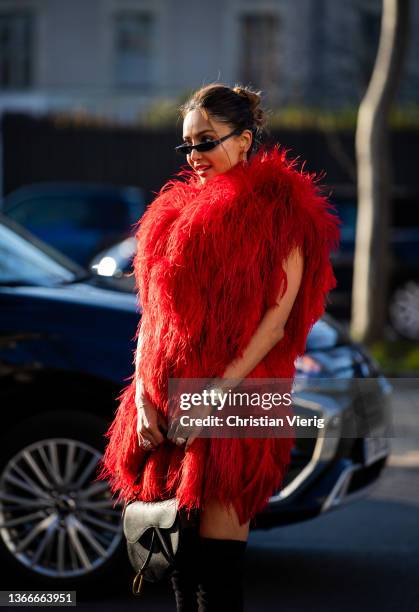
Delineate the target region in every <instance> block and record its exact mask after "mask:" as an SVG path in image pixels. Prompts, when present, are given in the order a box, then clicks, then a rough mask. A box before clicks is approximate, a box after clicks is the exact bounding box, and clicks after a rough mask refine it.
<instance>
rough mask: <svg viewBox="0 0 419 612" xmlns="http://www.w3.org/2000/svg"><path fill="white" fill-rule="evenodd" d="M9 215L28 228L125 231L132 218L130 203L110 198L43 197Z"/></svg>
mask: <svg viewBox="0 0 419 612" xmlns="http://www.w3.org/2000/svg"><path fill="white" fill-rule="evenodd" d="M7 215H8V216H9V217H11V218H12V219H14V220H15V221H18V222H19V223H21V224H22V225H24V226H25V227H29V228H31V229H36V228H44V229H48V228H50V229H51V228H54V227H62V226H67V227H78V228H85V229H91V228H94V229H101V230H104V231H111V232H125V231H126V230H127V228H128V226H129V224H130V220H131V216H132V214H131V213H130V210H129V206H128V203H127V202H125V201H123V200H118V199H117V198H110V197H108V196H101V195H98V196H96V195H92V196H86V197H79V196H73V195H68V196H42V197H34V198H28V199H27V200H23V201H21V202H19V203H18V204H16V205H15V206H12V207H11V208H10V209H9V210H8V211H7Z"/></svg>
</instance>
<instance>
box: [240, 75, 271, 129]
mask: <svg viewBox="0 0 419 612" xmlns="http://www.w3.org/2000/svg"><path fill="white" fill-rule="evenodd" d="M233 91H234V93H236V94H238V95H239V96H241V97H242V98H245V99H246V101H247V102H248V104H249V106H250V110H251V111H252V114H253V120H254V122H255V125H256V127H258V128H259V129H261V128H263V127H264V126H265V123H266V119H265V113H264V112H263V110H262V108H261V107H260V104H261V101H262V98H261V96H260V94H261V92H260V91H253V90H252V89H250V87H242V86H241V85H236V86H235V87H233Z"/></svg>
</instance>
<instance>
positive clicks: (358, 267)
mask: <svg viewBox="0 0 419 612" xmlns="http://www.w3.org/2000/svg"><path fill="white" fill-rule="evenodd" d="M409 3H410V2H409V0H383V9H382V18H381V32H380V42H379V46H378V53H377V57H376V61H375V65H374V70H373V73H372V76H371V80H370V83H369V85H368V88H367V91H366V94H365V96H364V98H363V100H362V102H361V104H360V107H359V112H358V121H357V129H356V136H355V148H356V162H357V174H358V213H357V223H356V241H355V258H354V276H353V286H352V319H351V327H350V332H351V335H352V337H353V338H354V339H355V340H357V341H363V342H365V343H367V344H368V343H371V342H373V341H375V340H377V339H378V338H380V337H381V336H382V334H383V331H384V326H385V322H386V318H387V303H388V285H389V282H388V281H389V271H390V264H391V261H390V249H391V247H390V244H389V235H390V222H391V214H390V213H391V187H392V176H391V157H390V148H389V138H388V114H389V110H390V107H391V103H392V101H393V99H394V96H395V94H396V91H397V88H398V84H399V80H400V74H401V71H402V67H403V64H404V59H405V56H406V50H407V40H408V33H409V32H408V30H409Z"/></svg>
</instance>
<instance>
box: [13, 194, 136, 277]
mask: <svg viewBox="0 0 419 612" xmlns="http://www.w3.org/2000/svg"><path fill="white" fill-rule="evenodd" d="M1 210H2V212H3V213H4V214H5V215H7V216H8V217H10V218H11V219H13V220H15V221H17V222H18V223H20V224H21V225H23V226H24V227H25V228H26V229H28V230H29V231H30V232H31V233H32V234H34V235H35V236H37V237H38V238H40V239H41V240H43V241H44V242H46V243H47V244H49V245H51V246H53V247H55V248H56V249H58V250H59V251H61V253H64V254H65V255H67V256H68V257H70V258H71V259H73V261H75V262H77V263H79V264H80V265H81V266H84V267H87V266H88V263H89V261H90V260H91V259H92V258H93V257H94V256H95V255H96V253H98V252H99V251H102V250H103V249H105V248H107V247H108V246H110V245H112V244H114V243H115V242H117V241H119V240H122V239H123V238H125V237H126V236H127V235H128V234H129V233H130V231H131V227H132V225H133V224H134V223H135V222H136V221H137V220H138V219H139V218H140V217H141V215H142V214H143V212H144V210H145V202H144V193H143V191H142V190H141V189H138V188H136V187H118V186H115V185H106V184H94V183H64V182H55V183H35V184H33V185H27V186H25V187H21V188H20V189H17V190H16V191H14V192H13V193H11V194H8V195H7V196H6V197H5V198H4V200H3V204H2V208H1Z"/></svg>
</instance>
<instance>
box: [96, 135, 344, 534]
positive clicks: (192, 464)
mask: <svg viewBox="0 0 419 612" xmlns="http://www.w3.org/2000/svg"><path fill="white" fill-rule="evenodd" d="M176 177H177V178H176V179H172V180H169V181H168V182H167V183H166V184H165V185H164V186H163V187H162V188H161V190H160V192H159V193H158V194H157V197H156V198H155V199H154V201H153V202H152V203H151V204H150V206H149V207H148V209H147V210H146V212H145V214H144V215H143V217H142V218H141V219H140V221H139V223H138V224H137V226H136V228H135V235H136V238H137V251H136V255H135V258H134V271H135V278H136V288H137V290H138V296H139V299H141V306H142V317H141V321H140V324H139V326H138V330H137V335H136V339H137V338H138V335H139V333H140V330H141V357H140V363H139V368H138V370H137V371H135V368H134V372H133V375H132V380H131V382H130V384H129V385H128V386H127V387H125V388H124V390H123V391H122V393H121V394H120V396H119V397H118V400H120V402H119V405H118V408H117V411H116V415H115V418H114V420H113V422H112V424H111V425H110V427H109V429H108V431H107V433H106V437H108V438H109V442H108V444H107V447H106V450H105V454H104V457H103V460H102V466H101V469H100V473H99V477H98V478H99V479H108V480H109V485H110V488H111V490H112V492H113V493H116V492H119V496H118V499H117V502H120V501H128V500H129V499H132V498H137V499H141V500H143V501H153V500H159V499H167V498H169V497H173V496H176V497H177V498H178V502H179V507H183V508H184V509H186V510H187V511H189V510H192V509H200V508H202V507H203V506H204V505H205V500H207V499H210V498H211V497H215V498H218V499H219V500H220V501H221V502H222V503H225V504H229V503H232V504H233V505H234V507H235V509H236V511H237V513H238V516H239V519H240V522H241V523H244V522H245V521H247V520H249V519H250V518H252V517H254V516H255V515H256V514H257V512H259V511H260V510H262V508H263V507H264V506H265V505H266V504H267V502H268V500H269V497H270V496H271V495H272V494H273V493H274V492H275V491H277V490H278V489H279V487H280V485H281V483H282V480H283V477H284V474H285V472H286V470H287V468H288V466H289V464H290V459H291V448H292V446H293V444H294V443H295V438H293V436H292V435H290V436H289V437H282V438H279V437H276V438H203V437H202V438H199V437H198V438H196V439H195V441H194V443H193V444H191V446H190V448H188V450H187V451H186V452H185V449H184V446H182V447H178V446H176V445H175V444H174V443H173V442H172V441H170V440H168V439H165V441H164V443H162V444H161V445H159V447H158V448H157V449H156V450H155V451H146V450H143V449H142V448H140V447H139V445H138V439H137V433H136V424H137V410H136V406H135V383H136V377H137V376H139V377H141V378H142V380H143V382H144V386H145V389H146V391H147V394H148V396H149V397H150V399H151V401H152V402H153V403H154V404H155V406H156V408H157V410H159V411H161V412H162V413H163V414H164V415H165V416H166V417H167V414H168V379H169V378H170V377H172V378H210V377H216V376H222V375H223V372H224V371H225V369H226V367H227V366H228V365H229V364H230V362H231V361H233V360H234V359H236V358H239V357H240V356H241V355H242V353H243V351H244V349H245V347H246V345H247V344H248V343H249V341H250V339H251V337H252V335H253V334H254V332H255V330H256V328H257V326H258V324H259V322H260V320H261V319H262V317H263V315H264V313H265V311H266V309H267V308H269V307H270V306H272V305H274V303H275V300H276V298H277V296H278V293H279V289H280V288H281V284H282V281H283V280H284V281H285V283H286V274H285V272H284V270H283V267H282V265H281V264H282V263H283V262H284V261H285V260H286V258H287V256H288V255H289V253H290V251H291V249H292V248H293V247H295V246H300V247H301V248H302V251H303V254H304V272H303V277H302V280H301V285H300V289H299V292H298V294H297V297H296V300H295V302H294V305H293V308H292V310H291V313H290V315H289V318H288V320H287V323H286V325H285V335H284V337H283V338H282V339H281V340H280V341H279V342H278V343H277V344H276V345H275V346H274V347H273V348H272V349H271V350H270V351H269V352H268V354H267V355H266V356H265V358H264V359H263V360H262V361H261V362H260V363H259V364H258V365H257V366H256V367H255V368H254V369H253V370H252V371H251V372H249V374H248V376H247V377H248V378H287V379H289V380H290V383H292V379H293V377H294V375H295V363H294V362H295V360H296V358H297V357H298V356H299V355H303V354H304V351H305V344H306V338H307V335H308V332H309V331H310V329H311V327H312V326H313V325H314V323H315V322H316V321H317V320H318V319H319V317H320V316H321V315H322V314H323V312H324V309H325V304H326V298H327V294H328V292H329V291H330V290H331V289H332V288H334V287H335V286H336V279H335V276H334V274H333V269H332V266H331V263H330V259H329V256H330V252H331V250H335V249H337V248H338V244H339V236H340V232H339V228H338V225H339V224H340V220H339V219H338V217H337V215H336V214H333V213H332V212H329V210H328V208H333V207H331V205H330V203H329V202H328V200H327V198H326V196H324V195H322V194H321V191H320V188H319V186H318V184H317V183H318V181H317V179H315V175H314V174H312V175H310V174H308V173H304V172H303V171H302V170H301V171H299V170H297V168H296V167H295V161H290V160H288V159H287V158H286V152H285V151H284V150H281V149H280V147H279V145H276V146H274V147H273V148H271V149H267V148H266V147H263V148H262V149H260V150H259V152H258V153H256V154H255V155H254V156H253V157H252V158H250V160H249V161H248V162H239V163H238V164H237V165H235V166H233V167H232V168H230V169H229V170H228V171H226V172H224V173H222V174H219V175H216V176H215V177H213V178H211V179H210V180H208V181H207V182H206V183H205V184H201V182H200V180H199V178H198V177H197V175H196V174H195V172H194V171H192V170H185V169H183V170H182V171H181V172H179V173H178V175H176ZM285 289H286V284H285V285H284V286H283V289H282V290H283V291H285ZM133 363H134V364H135V359H134V361H133ZM289 389H291V384H290V387H289Z"/></svg>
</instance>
